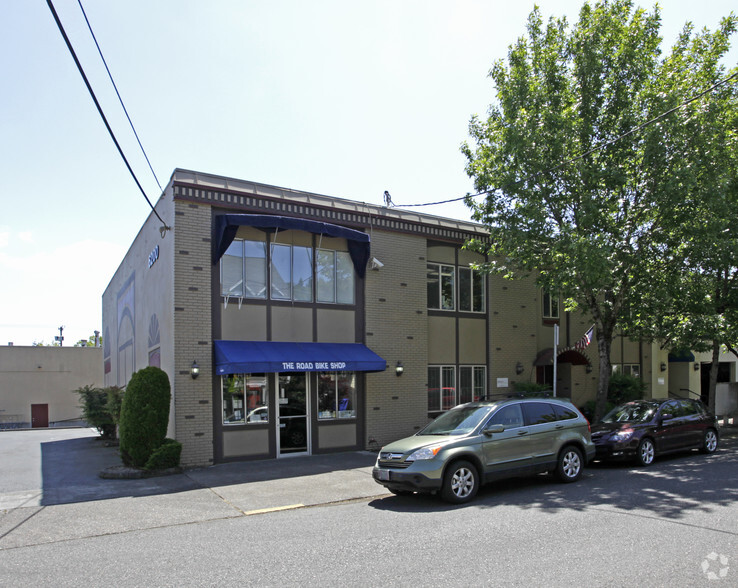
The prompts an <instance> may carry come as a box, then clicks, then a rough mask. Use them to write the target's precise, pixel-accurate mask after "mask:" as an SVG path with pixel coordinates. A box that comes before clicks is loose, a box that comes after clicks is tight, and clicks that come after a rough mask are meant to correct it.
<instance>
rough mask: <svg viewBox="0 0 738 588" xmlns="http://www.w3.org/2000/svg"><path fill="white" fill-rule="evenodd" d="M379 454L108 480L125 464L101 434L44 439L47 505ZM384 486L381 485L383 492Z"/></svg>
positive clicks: (327, 466) (354, 466) (248, 480)
mask: <svg viewBox="0 0 738 588" xmlns="http://www.w3.org/2000/svg"><path fill="white" fill-rule="evenodd" d="M375 459H376V454H375V453H373V452H365V451H353V452H346V453H333V454H322V455H305V456H293V457H289V458H285V459H271V460H262V461H246V462H231V463H223V464H217V465H214V466H211V467H206V468H197V469H190V470H185V471H183V472H182V473H176V474H170V475H164V476H152V477H147V478H139V479H103V478H101V477H100V476H99V474H100V472H101V471H103V470H105V469H107V468H111V467H114V466H119V465H121V459H120V456H119V454H118V449H117V447H108V446H106V445H105V443H104V442H103V441H102V439H100V438H99V437H81V438H76V439H67V440H59V441H49V442H45V443H41V476H42V497H41V502H40V504H41V505H42V506H49V505H57V504H70V503H75V502H86V501H93V500H107V499H111V498H123V497H137V496H152V495H157V494H171V493H176V492H187V491H191V490H197V489H202V488H218V487H222V486H234V485H239V484H252V483H259V482H266V481H275V480H284V479H288V478H298V477H307V476H315V475H321V474H330V473H332V472H339V471H346V470H358V469H362V468H367V471H366V472H364V475H365V476H367V477H368V480H369V481H370V482H371V483H372V484H373V483H374V482H373V481H371V466H373V465H374V461H375ZM380 493H381V488H380V487H379V486H377V494H380Z"/></svg>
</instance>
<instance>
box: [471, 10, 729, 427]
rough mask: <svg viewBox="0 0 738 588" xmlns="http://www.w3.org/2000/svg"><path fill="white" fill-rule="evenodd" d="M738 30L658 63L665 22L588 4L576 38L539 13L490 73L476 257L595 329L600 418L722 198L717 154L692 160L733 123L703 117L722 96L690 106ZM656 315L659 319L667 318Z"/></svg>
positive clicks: (477, 158) (574, 29)
mask: <svg viewBox="0 0 738 588" xmlns="http://www.w3.org/2000/svg"><path fill="white" fill-rule="evenodd" d="M735 25H736V20H735V18H734V17H732V16H731V17H730V18H726V19H724V20H723V21H722V22H721V23H720V26H719V28H718V30H717V31H716V32H715V33H710V32H709V31H706V30H705V31H702V32H700V33H699V34H697V35H695V34H693V31H692V29H691V27H689V26H685V28H684V30H683V32H682V35H681V36H680V38H679V39H678V40H677V43H676V45H675V46H674V49H673V51H672V53H671V54H670V55H669V56H667V57H665V58H662V54H661V37H660V36H659V29H660V14H659V10H658V8H654V9H653V11H651V12H647V11H645V10H643V9H634V8H633V5H632V2H630V1H628V0H614V1H600V2H597V3H596V4H593V5H590V4H585V5H584V6H583V7H582V9H581V11H580V14H579V20H578V22H577V23H576V24H574V25H573V26H571V27H570V26H569V23H568V22H567V21H566V19H565V18H551V19H550V20H549V21H548V23H544V22H543V19H542V17H541V14H540V11H539V10H538V9H535V10H534V11H533V12H532V13H531V15H530V17H529V19H528V23H527V34H526V35H525V36H523V37H521V38H520V39H518V40H517V42H516V43H514V44H513V45H512V46H511V47H510V50H509V53H508V56H507V60H506V61H505V60H500V61H498V62H496V63H495V64H494V65H493V67H492V69H491V71H490V77H491V78H492V80H493V81H494V84H495V86H496V101H495V102H494V103H493V104H492V105H491V106H490V108H489V111H488V115H487V117H486V118H485V119H481V118H479V117H476V116H475V117H472V120H471V122H470V127H469V130H470V135H471V137H472V139H473V142H474V143H475V145H474V146H470V145H469V144H464V145H463V146H462V151H463V153H464V154H465V155H466V157H467V159H468V163H467V168H466V169H467V173H468V174H469V175H470V176H471V177H472V178H473V179H474V182H475V187H476V188H477V190H478V191H479V192H486V198H485V199H484V200H483V201H479V202H477V201H475V200H474V199H473V198H467V204H468V205H469V206H470V207H471V208H472V211H473V216H474V218H475V220H478V221H480V222H483V223H484V224H485V225H486V226H487V227H488V228H489V231H490V239H489V241H488V242H481V241H476V242H472V243H470V246H471V247H473V248H476V249H477V250H479V251H481V252H483V253H485V254H488V255H489V256H490V257H489V259H490V261H489V262H488V263H486V264H485V268H486V269H487V270H489V271H493V272H498V273H501V274H503V275H505V276H506V277H509V278H516V277H525V276H533V277H535V279H536V280H537V281H538V283H539V284H540V285H541V286H544V287H546V288H547V289H548V290H549V291H558V292H559V293H560V295H561V296H562V297H563V298H564V299H565V300H566V305H567V309H569V310H573V309H575V308H579V309H580V310H582V311H584V312H587V313H589V314H590V315H591V316H592V318H593V319H594V321H595V324H596V327H597V329H596V338H597V347H598V354H599V358H600V372H599V383H598V392H597V411H596V416H598V417H599V416H601V415H602V413H603V410H604V408H605V403H606V399H607V390H608V383H609V379H610V372H611V368H610V348H611V343H612V340H613V338H614V336H615V334H616V333H617V332H620V331H626V332H627V331H628V329H629V328H630V327H631V326H632V324H633V323H634V322H635V321H634V317H635V318H638V317H639V312H640V310H639V309H640V304H641V301H642V299H643V298H644V297H646V295H647V293H648V292H650V291H651V290H652V289H653V288H654V285H655V284H661V285H662V286H663V287H664V288H665V289H666V288H672V285H671V284H672V283H671V282H670V280H672V279H673V278H674V276H676V275H677V274H678V273H679V272H677V271H675V269H674V268H677V267H683V266H684V264H685V263H686V262H685V251H684V249H683V248H682V243H683V242H684V239H685V235H687V234H688V232H689V230H690V227H691V226H693V224H694V223H693V221H694V219H695V214H696V211H697V209H698V207H699V206H700V205H701V203H703V202H704V201H705V199H710V198H711V197H712V195H713V192H712V191H711V190H712V188H713V186H714V183H713V178H712V177H711V176H710V174H709V167H710V164H711V162H713V153H712V152H711V151H710V149H709V148H708V147H707V146H705V147H704V148H702V149H699V150H697V152H696V151H695V149H696V147H697V145H696V144H697V143H699V132H700V129H701V128H702V125H707V124H723V123H721V122H720V121H716V120H714V119H711V118H710V119H709V121H708V117H705V118H704V120H703V119H702V118H699V117H697V118H695V113H702V112H703V111H705V110H711V108H712V107H711V104H712V99H713V94H714V92H707V93H706V94H705V95H704V96H702V97H701V98H700V99H699V100H696V101H694V102H692V103H691V106H690V107H689V108H684V107H680V105H682V104H683V103H684V102H685V101H686V100H687V99H689V98H690V97H692V96H694V95H695V94H697V93H698V92H700V91H703V90H707V89H708V88H710V87H711V86H712V85H713V84H715V83H716V82H718V81H719V80H720V79H722V78H723V77H724V75H725V72H724V71H723V68H722V67H721V66H720V58H721V57H722V56H723V55H724V54H725V52H726V51H727V49H728V47H729V42H728V39H729V36H730V34H731V33H732V32H733V31H734V29H735ZM672 109H674V110H673V111H672ZM667 113H669V114H667ZM695 133H696V136H695ZM657 301H658V299H657V298H656V297H651V298H650V304H649V308H648V310H649V312H655V313H658V314H659V316H661V315H664V314H666V313H668V312H670V311H671V308H669V307H667V305H666V304H661V305H660V304H658V303H657ZM643 322H644V321H641V323H643Z"/></svg>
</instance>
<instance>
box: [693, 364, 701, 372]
mask: <svg viewBox="0 0 738 588" xmlns="http://www.w3.org/2000/svg"><path fill="white" fill-rule="evenodd" d="M694 371H696V372H698V371H700V364H698V363H695V364H694Z"/></svg>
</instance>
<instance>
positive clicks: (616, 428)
mask: <svg viewBox="0 0 738 588" xmlns="http://www.w3.org/2000/svg"><path fill="white" fill-rule="evenodd" d="M719 437H720V429H719V428H718V423H717V418H716V417H715V416H714V415H712V414H710V413H709V412H708V411H707V410H706V409H705V407H704V405H703V404H702V403H701V402H698V401H696V400H686V399H663V400H636V401H633V402H626V403H625V404H621V405H620V406H616V407H615V408H613V409H612V410H611V411H610V412H608V413H607V414H606V415H605V416H604V417H603V418H602V420H601V421H600V422H599V423H597V424H596V425H593V426H592V441H593V442H594V444H595V447H596V448H597V455H596V459H600V460H635V461H636V462H637V463H638V464H639V465H642V466H647V465H651V463H653V460H654V458H655V457H656V456H657V455H663V454H666V453H672V452H675V451H684V450H687V449H699V450H700V451H702V452H703V453H714V452H715V451H716V450H717V448H718V443H719Z"/></svg>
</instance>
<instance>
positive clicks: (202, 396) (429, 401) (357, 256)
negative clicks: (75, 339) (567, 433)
mask: <svg viewBox="0 0 738 588" xmlns="http://www.w3.org/2000/svg"><path fill="white" fill-rule="evenodd" d="M156 211H157V213H158V215H159V216H160V217H161V218H162V219H163V220H164V222H165V223H166V226H167V227H169V228H168V229H164V228H163V225H162V223H161V221H160V220H159V219H158V218H157V217H156V216H154V215H153V214H152V215H151V216H150V217H149V218H148V220H147V221H146V222H145V224H144V225H143V227H142V228H141V230H140V232H139V234H138V235H137V237H136V239H135V240H134V242H133V244H132V245H131V248H130V250H129V251H128V253H127V254H126V256H125V258H124V259H123V261H122V263H121V264H120V267H119V268H118V270H117V271H116V272H115V275H114V276H113V278H112V280H111V282H110V284H109V286H108V288H107V289H106V291H105V293H104V295H103V341H104V352H103V353H104V372H105V385H119V386H124V385H125V384H126V383H127V382H128V380H129V378H130V376H131V374H132V373H133V372H134V371H136V370H138V369H141V368H143V367H146V366H148V365H156V366H159V367H161V368H162V369H164V370H165V371H166V372H167V373H168V374H169V377H170V381H171V383H172V395H173V397H172V410H171V413H170V426H169V436H173V437H175V438H176V439H177V440H179V441H180V442H181V443H182V444H183V454H182V461H183V464H185V465H206V464H210V463H214V462H222V461H228V460H242V459H263V458H276V457H281V456H285V455H291V454H295V453H327V452H335V451H345V450H352V449H365V448H370V449H374V448H378V447H379V446H380V445H381V444H384V443H386V442H388V441H391V440H394V439H397V438H399V437H402V436H406V435H408V434H412V433H413V432H414V431H416V430H417V429H419V428H420V427H421V426H422V425H424V424H425V423H426V422H427V421H428V420H429V418H433V417H434V416H436V415H437V414H439V413H440V412H442V411H444V410H447V409H448V408H450V407H452V406H454V405H456V404H458V403H461V402H467V401H469V400H472V399H475V398H480V397H483V396H485V395H488V394H494V393H499V392H506V391H512V390H513V388H514V385H515V383H516V382H540V383H549V384H552V383H553V356H554V351H553V339H554V337H553V330H554V326H555V325H558V327H559V331H560V339H559V346H558V347H557V353H556V354H557V382H556V383H557V390H558V394H559V395H561V396H568V397H571V398H572V401H573V402H574V403H576V404H577V405H581V404H583V403H584V402H585V401H587V400H589V399H592V398H594V395H595V392H596V386H597V380H596V378H597V371H598V360H597V354H596V347H595V346H594V345H593V346H590V347H589V348H576V347H575V345H574V344H575V342H576V341H578V340H579V339H581V337H582V336H583V335H584V334H585V333H586V332H587V331H588V329H589V327H590V326H591V321H589V320H588V319H587V318H586V317H583V316H579V315H569V314H568V313H564V312H562V309H561V308H560V306H559V303H558V300H557V299H556V297H555V296H549V295H547V294H545V293H542V292H541V291H540V290H539V289H537V288H536V286H535V285H534V284H533V283H532V282H525V281H522V282H511V281H507V280H504V279H502V278H501V277H497V276H487V275H485V274H482V273H480V272H479V271H477V270H476V269H475V268H474V264H475V263H476V262H481V261H483V259H482V258H481V257H480V256H479V255H478V254H476V253H473V252H471V251H468V250H465V249H464V248H463V245H464V243H465V242H466V241H467V240H468V239H470V238H472V237H481V238H485V236H486V233H485V230H484V228H483V227H482V226H481V225H478V224H475V223H471V222H466V221H460V220H452V219H446V218H439V217H436V216H432V215H427V214H421V213H417V212H408V211H406V210H399V209H395V208H387V207H382V206H377V205H373V204H366V203H362V202H356V201H353V200H350V199H346V198H333V197H328V196H322V195H319V194H311V193H307V192H301V191H297V190H290V189H285V188H278V187H275V186H269V185H264V184H257V183H253V182H247V181H242V180H235V179H231V178H226V177H220V176H214V175H209V174H203V173H197V172H192V171H186V170H181V169H177V170H175V171H174V173H173V175H172V177H171V180H170V182H169V184H168V185H167V187H166V189H165V190H164V192H163V194H162V196H161V198H160V199H159V201H158V202H157V204H156ZM613 349H614V351H613V358H612V359H613V363H614V364H615V365H616V369H622V370H624V371H628V372H630V373H637V375H640V376H641V377H642V378H644V380H646V381H647V382H649V384H650V391H649V393H650V394H653V395H654V396H664V395H666V394H668V391H669V381H668V378H664V377H663V376H665V375H667V374H666V372H665V371H662V369H661V366H662V364H667V363H668V362H669V358H668V351H667V350H661V349H660V348H658V347H657V346H650V345H643V344H640V343H637V342H632V341H628V340H625V339H623V340H622V341H620V340H618V341H616V343H615V344H614V346H613ZM687 377H688V378H689V377H695V376H694V374H693V373H692V372H687ZM689 385H690V384H689V382H687V384H686V386H689ZM697 389H698V388H697Z"/></svg>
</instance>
